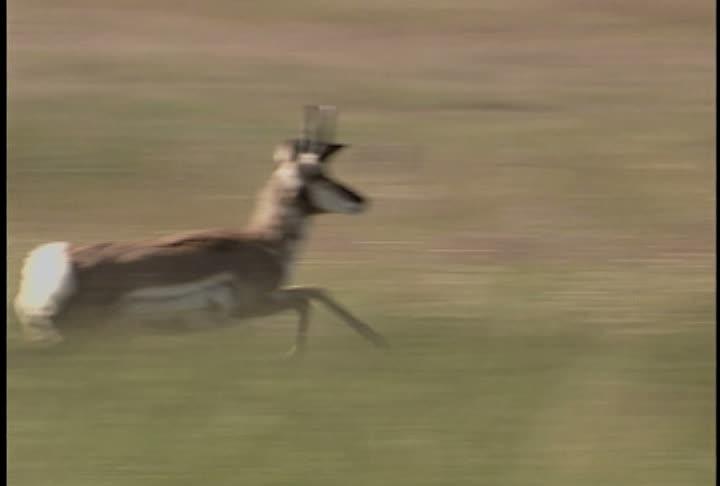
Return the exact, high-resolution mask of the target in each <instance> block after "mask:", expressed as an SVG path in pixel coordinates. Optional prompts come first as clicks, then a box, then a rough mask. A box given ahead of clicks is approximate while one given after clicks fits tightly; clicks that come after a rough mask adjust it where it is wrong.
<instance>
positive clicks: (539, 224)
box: [7, 0, 716, 486]
mask: <svg viewBox="0 0 720 486" xmlns="http://www.w3.org/2000/svg"><path fill="white" fill-rule="evenodd" d="M714 10H715V6H714V4H713V3H712V2H709V1H704V0H703V1H700V0H690V1H684V2H672V1H656V2H651V3H647V2H640V1H637V0H630V1H625V2H581V1H577V0H559V1H552V0H529V1H528V0H525V1H517V0H510V1H507V0H506V1H499V0H490V1H486V2H475V1H468V0H450V1H445V2H430V1H426V0H419V1H410V0H396V1H394V2H380V1H369V2H362V4H361V3H358V2H350V1H328V0H325V1H311V2H289V1H286V0H269V1H265V2H231V1H225V0H220V1H216V2H206V3H204V2H170V1H162V0H156V1H153V2H140V1H134V0H115V1H112V2H111V1H109V0H101V1H89V0H69V1H65V2H61V3H58V2H52V1H50V0H33V1H20V0H12V1H11V2H9V5H8V44H9V46H8V82H9V87H8V129H7V134H8V147H7V152H8V167H7V175H8V185H7V191H8V193H7V202H8V213H7V215H8V245H7V252H8V255H7V257H8V258H7V261H8V274H7V282H8V295H7V300H8V302H9V301H10V300H11V298H12V295H13V293H14V292H15V290H16V288H17V273H18V270H19V267H20V263H21V261H22V258H23V255H24V254H25V252H27V251H28V250H29V249H30V248H32V247H33V246H34V245H36V244H38V243H41V242H45V241H50V240H71V241H77V242H92V241H104V240H111V239H131V238H144V237H148V236H154V235H160V234H164V233H169V232H174V231H181V230H187V229H195V228H203V227H214V226H224V227H233V226H242V225H243V223H244V221H245V219H246V217H247V215H248V213H249V211H250V209H251V206H252V198H253V196H254V193H255V191H256V190H257V189H258V188H259V186H260V184H262V182H263V181H264V179H265V178H266V177H267V176H268V174H269V172H270V170H271V169H272V166H271V162H270V153H271V148H272V146H273V144H275V143H276V142H278V141H279V140H282V139H284V138H286V137H288V136H293V135H295V134H296V133H297V132H298V129H299V122H300V115H301V112H300V108H301V107H302V106H303V105H304V104H307V103H329V104H336V105H338V106H339V108H340V111H341V114H340V115H341V116H340V125H339V133H338V135H339V138H340V139H342V141H347V142H349V143H351V144H352V148H351V149H350V150H348V151H347V152H346V153H344V154H343V155H341V156H339V157H338V159H337V161H336V162H335V163H334V172H335V174H337V175H338V177H339V178H341V179H342V180H344V181H347V182H348V183H349V184H350V185H352V186H354V187H356V188H357V189H359V190H362V191H364V192H365V193H366V194H367V195H368V196H369V197H371V198H372V201H373V205H372V208H371V210H370V211H369V212H368V213H367V214H365V215H362V216H354V217H347V216H326V217H322V218H319V219H318V220H317V221H316V222H315V224H314V228H313V231H312V234H311V238H310V241H309V242H308V243H307V246H306V248H305V250H304V252H303V254H302V258H301V260H300V261H299V264H298V268H297V271H296V273H295V276H294V278H293V280H294V282H295V283H311V284H318V285H322V286H324V287H326V288H328V289H330V290H331V291H332V292H333V293H334V295H335V296H336V297H337V298H338V299H339V300H340V301H342V302H344V303H345V304H347V305H348V306H349V307H351V308H352V309H353V310H354V311H355V313H357V314H358V315H359V316H361V317H363V318H364V319H366V320H367V321H368V322H370V323H372V324H373V325H374V326H375V327H376V328H377V329H378V330H379V331H381V332H383V333H384V334H386V335H387V337H388V339H389V340H391V342H392V344H393V349H392V350H391V351H390V352H387V353H383V352H379V351H377V350H375V349H373V348H370V347H369V346H367V345H366V344H365V343H364V342H362V341H361V340H360V339H358V338H357V337H356V336H355V335H353V334H352V333H351V331H350V330H349V329H347V328H344V327H343V326H342V324H341V323H339V322H337V321H336V320H335V319H334V318H333V317H332V316H329V315H327V314H325V313H324V312H322V311H321V310H318V311H317V312H316V313H315V316H314V321H313V328H312V331H311V334H312V335H311V340H310V353H309V355H308V357H307V358H306V359H305V360H304V361H303V362H302V363H300V364H288V363H286V362H284V361H282V360H280V359H278V358H279V357H280V356H281V355H282V353H283V352H285V351H286V350H287V348H288V347H289V344H290V341H291V339H292V334H293V332H294V328H293V326H294V317H293V316H292V315H291V314H288V315H286V316H278V317H277V318H272V319H263V320H257V321H252V322H249V323H247V325H244V326H241V327H237V328H232V329H228V330H224V331H218V332H210V333H200V334H193V335H190V336H159V335H142V336H134V337H132V338H130V339H122V340H110V339H106V340H102V341H99V342H97V341H95V342H92V344H89V343H83V344H78V345H74V346H73V345H70V346H68V347H67V348H63V349H62V350H60V351H49V352H45V353H38V352H30V351H27V350H26V349H25V348H24V347H23V346H22V344H21V342H20V339H19V334H18V331H17V327H16V325H15V323H14V318H13V317H12V316H11V315H9V317H8V321H9V324H8V332H7V333H8V337H7V352H8V359H7V407H8V409H7V427H8V430H7V443H8V452H7V461H8V473H7V479H8V484H10V485H12V486H24V485H27V486H42V485H52V486H82V485H92V486H106V485H107V486H120V485H185V484H187V485H197V484H212V485H216V486H220V485H238V484H247V485H256V484H257V485H285V484H287V485H289V484H308V485H314V486H321V485H328V486H335V485H338V484H347V485H381V484H385V485H398V486H399V485H408V486H409V485H413V486H417V485H439V484H442V485H465V484H467V485H475V484H483V485H518V486H529V485H553V486H564V485H568V486H570V485H572V486H576V485H614V486H621V485H628V486H641V485H653V486H659V485H667V486H677V485H688V486H690V485H698V486H699V485H707V484H711V483H712V481H714V478H715V472H716V471H715V453H716V450H715V420H716V419H715V404H716V402H715V400H716V393H715V379H716V375H715V360H716V347H715V333H716V331H715V318H716V307H715V298H714V297H715V296H714V292H715V272H714V268H715V264H716V257H715V199H716V195H715V189H716V188H715V183H714V179H715V170H716V169H715V163H714V160H715V121H714V120H715V118H714V113H715V107H716V104H715V103H716V99H715V91H714V88H715V81H716V79H715V62H714V55H713V54H714V50H715V41H714V34H715V27H716V26H715V22H714V20H713V19H714Z"/></svg>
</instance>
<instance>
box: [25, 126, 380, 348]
mask: <svg viewBox="0 0 720 486" xmlns="http://www.w3.org/2000/svg"><path fill="white" fill-rule="evenodd" d="M315 138H316V139H314V140H313V139H312V137H309V136H307V134H306V136H305V137H304V138H302V139H294V140H291V141H288V142H285V143H282V144H280V145H278V146H277V147H276V149H275V152H274V156H273V159H274V162H275V164H276V166H275V170H274V171H273V173H272V175H271V176H270V179H269V181H268V182H267V183H266V184H265V186H264V188H263V189H262V190H261V191H260V193H259V195H258V199H257V202H256V208H255V210H254V212H253V213H252V216H251V218H250V222H249V224H248V226H247V227H246V229H244V230H233V229H210V230H200V231H193V232H188V233H183V234H176V235H171V236H167V237H163V238H158V239H151V240H144V241H133V242H108V243H100V244H93V245H87V246H78V245H75V244H72V243H68V242H53V243H47V244H44V245H41V246H39V247H37V248H35V249H34V250H32V251H31V252H30V253H29V254H28V256H27V257H26V259H25V262H24V265H23V268H22V275H21V282H20V290H19V292H18V295H17V297H16V299H15V302H14V307H15V311H16V314H17V317H18V320H19V322H20V324H21V327H22V330H23V334H24V337H25V338H26V340H27V341H29V342H32V343H36V344H45V345H51V344H55V343H58V342H60V341H62V340H63V339H64V337H66V336H67V335H68V333H71V332H72V331H74V330H77V329H86V328H88V327H92V328H94V327H103V326H108V325H109V324H108V322H115V323H117V322H122V323H124V325H130V324H129V323H135V324H137V323H143V324H144V323H151V324H155V325H157V324H161V325H163V326H166V325H168V324H169V325H171V326H174V325H178V324H182V323H183V322H184V323H186V324H187V323H189V322H193V323H198V322H200V323H202V324H208V325H211V326H212V325H220V326H222V325H230V324H231V323H233V322H236V321H237V320H239V319H243V318H249V317H258V316H265V315H270V314H275V313H278V312H282V311H290V310H292V311H296V312H297V314H298V317H299V320H298V327H297V335H296V337H295V343H294V346H293V348H292V350H291V354H292V355H299V354H301V353H302V352H303V350H304V347H305V341H306V338H307V333H308V326H309V308H310V303H311V302H312V301H315V302H319V303H322V304H324V305H325V306H326V307H327V308H328V309H329V310H330V311H332V312H333V313H335V314H336V315H337V316H338V317H340V318H341V319H342V320H343V321H344V322H345V323H346V324H348V325H349V326H350V327H352V328H353V329H354V330H355V331H357V332H358V333H359V334H360V335H362V336H363V337H365V338H366V339H368V340H369V341H370V342H372V343H374V344H375V345H377V346H384V345H385V341H384V339H383V338H382V336H380V335H379V334H377V333H376V332H375V331H374V330H373V329H372V328H371V327H370V326H368V325H367V324H365V323H363V322H362V321H360V320H359V319H357V318H356V317H354V316H353V315H352V314H351V313H350V312H348V311H347V310H346V309H345V308H344V307H342V306H341V305H340V304H338V303H337V302H336V301H335V300H334V299H333V298H331V297H330V296H329V295H328V293H327V292H326V291H324V290H323V289H320V288H315V287H286V286H284V284H285V282H286V281H287V280H288V277H289V274H290V269H291V266H292V265H293V263H294V262H295V259H296V257H297V252H298V247H299V246H300V244H301V243H302V241H303V240H304V239H305V238H306V232H307V226H308V222H309V220H310V219H311V217H312V216H314V215H318V214H322V213H344V214H354V213H360V212H362V211H363V210H364V209H365V207H366V200H365V198H363V197H362V196H361V195H359V194H358V193H356V192H354V191H353V190H351V189H349V188H348V187H346V186H344V185H342V184H341V183H340V182H338V181H336V180H335V179H333V178H332V177H331V176H330V175H329V173H328V163H329V161H330V159H331V158H332V156H333V155H335V154H336V153H337V152H338V150H340V149H342V148H343V147H345V145H343V144H337V143H333V142H328V141H319V140H317V138H318V137H315ZM118 317H119V318H120V319H119V321H118Z"/></svg>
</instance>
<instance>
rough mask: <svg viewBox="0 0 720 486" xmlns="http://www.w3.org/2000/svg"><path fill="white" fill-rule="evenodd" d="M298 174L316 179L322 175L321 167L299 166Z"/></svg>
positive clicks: (313, 165) (312, 165) (314, 165)
mask: <svg viewBox="0 0 720 486" xmlns="http://www.w3.org/2000/svg"><path fill="white" fill-rule="evenodd" d="M300 174H301V175H302V176H303V177H308V178H311V177H318V176H320V175H321V174H322V167H320V165H319V164H317V163H314V164H300Z"/></svg>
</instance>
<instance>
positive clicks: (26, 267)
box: [14, 242, 75, 342]
mask: <svg viewBox="0 0 720 486" xmlns="http://www.w3.org/2000/svg"><path fill="white" fill-rule="evenodd" d="M69 246H70V245H69V243H66V242H54V243H47V244H45V245H41V246H39V247H37V248H35V249H34V250H32V251H31V252H30V253H29V254H28V256H27V257H26V258H25V262H24V264H23V267H22V271H21V277H20V290H19V291H18V295H17V297H16V298H15V302H14V306H15V313H16V314H17V317H18V319H19V320H20V323H21V324H22V328H23V333H24V335H25V338H26V339H27V340H29V341H32V342H47V341H57V340H59V339H61V338H60V335H59V334H58V332H57V330H56V329H55V328H54V326H53V324H52V319H53V317H55V315H57V313H58V312H59V311H60V310H61V308H62V305H63V304H64V302H65V301H66V300H67V298H68V297H70V295H72V293H73V292H74V291H75V279H74V276H73V269H72V262H71V261H70V256H69V254H68V248H69Z"/></svg>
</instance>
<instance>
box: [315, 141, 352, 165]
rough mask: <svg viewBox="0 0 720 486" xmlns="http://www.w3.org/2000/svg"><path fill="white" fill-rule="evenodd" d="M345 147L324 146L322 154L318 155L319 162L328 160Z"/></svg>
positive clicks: (340, 144)
mask: <svg viewBox="0 0 720 486" xmlns="http://www.w3.org/2000/svg"><path fill="white" fill-rule="evenodd" d="M345 147H347V145H346V144H344V143H329V144H327V145H325V148H323V151H322V153H321V154H320V161H321V162H325V161H326V160H328V159H330V158H331V157H332V156H333V155H335V153H336V152H337V151H339V150H340V149H343V148H345Z"/></svg>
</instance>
